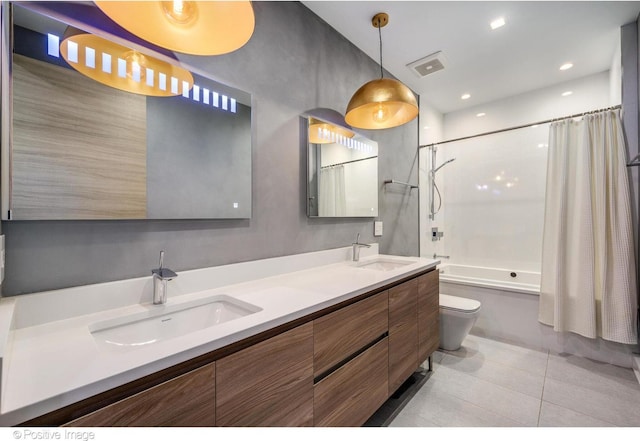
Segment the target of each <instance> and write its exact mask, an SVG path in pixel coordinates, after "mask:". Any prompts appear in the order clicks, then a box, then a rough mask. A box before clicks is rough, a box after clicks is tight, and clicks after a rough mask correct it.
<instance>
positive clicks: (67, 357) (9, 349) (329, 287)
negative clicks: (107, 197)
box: [0, 244, 439, 426]
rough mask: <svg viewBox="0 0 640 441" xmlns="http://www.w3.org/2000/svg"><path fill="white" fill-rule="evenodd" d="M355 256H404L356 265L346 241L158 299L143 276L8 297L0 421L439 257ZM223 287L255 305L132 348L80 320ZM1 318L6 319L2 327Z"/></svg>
mask: <svg viewBox="0 0 640 441" xmlns="http://www.w3.org/2000/svg"><path fill="white" fill-rule="evenodd" d="M372 245H373V246H372V248H371V249H363V250H362V251H361V253H362V254H361V259H360V264H362V263H364V262H366V261H369V260H373V259H377V258H382V257H384V258H385V259H390V260H394V259H396V260H402V261H411V263H410V264H407V265H404V266H402V267H399V268H396V269H391V270H387V271H379V270H373V269H365V268H358V267H356V266H355V263H354V262H351V261H350V260H348V259H349V258H350V253H351V247H345V248H340V249H336V250H328V251H321V252H317V253H307V254H300V255H295V256H286V257H281V258H274V259H264V260H259V261H253V262H245V263H240V264H233V265H225V266H220V267H213V268H206V269H202V270H192V271H184V272H179V273H178V276H179V277H178V278H177V279H175V280H173V281H171V282H169V298H168V301H167V304H166V305H153V304H151V301H150V300H151V289H152V288H151V277H143V278H138V279H131V280H126V281H118V282H111V283H104V284H99V285H89V286H85V287H75V288H69V289H65V290H56V291H49V292H46V293H36V294H29V295H24V296H18V297H10V298H6V299H2V300H1V301H0V357H1V358H0V366H1V368H2V381H1V383H0V394H1V401H0V425H2V426H11V425H15V424H18V423H20V422H23V421H27V420H29V419H32V418H35V417H37V416H40V415H43V414H45V413H47V412H50V411H53V410H56V409H59V408H61V407H64V406H66V405H69V404H72V403H75V402H77V401H80V400H82V399H85V398H88V397H90V396H93V395H96V394H98V393H101V392H104V391H107V390H109V389H112V388H114V387H117V386H120V385H122V384H125V383H127V382H129V381H132V380H135V379H137V378H140V377H143V376H145V375H148V374H151V373H154V372H157V371H159V370H161V369H164V368H167V367H170V366H173V365H175V364H177V363H180V362H183V361H187V360H189V359H191V358H194V357H196V356H199V355H202V354H206V353H208V352H210V351H213V350H215V349H218V348H221V347H223V346H226V345H228V344H231V343H234V342H237V341H239V340H242V339H244V338H246V337H249V336H251V335H255V334H258V333H260V332H262V331H265V330H268V329H270V328H273V327H275V326H278V325H282V324H285V323H287V322H290V321H292V320H295V319H297V318H300V317H304V316H306V315H308V314H311V313H313V312H316V311H319V310H321V309H324V308H327V307H329V306H331V305H335V304H337V303H340V302H342V301H344V300H347V299H349V298H352V297H355V296H358V295H360V294H363V293H366V292H369V291H371V290H373V289H376V288H379V287H381V286H384V285H386V284H389V283H392V282H394V281H396V280H400V279H402V278H404V277H407V276H410V275H413V274H417V273H419V272H422V271H424V270H426V269H429V268H433V267H435V266H436V265H437V264H438V263H439V261H437V260H432V259H426V258H417V257H399V256H382V255H378V254H377V252H378V251H377V244H372ZM219 294H225V295H228V296H232V297H234V298H236V299H239V300H242V301H244V302H248V303H250V304H253V305H255V306H258V307H259V308H262V310H261V311H259V312H256V313H253V314H250V315H248V316H245V317H241V318H237V319H234V320H231V321H228V322H225V323H221V324H218V325H216V326H212V327H209V328H206V329H203V330H200V331H196V332H192V333H189V334H187V335H184V336H181V337H176V338H171V339H168V340H165V341H160V342H157V343H154V344H150V345H146V346H142V347H133V348H132V347H129V348H120V349H118V348H115V349H112V350H109V349H105V348H104V347H103V346H99V345H98V344H97V343H96V341H95V340H94V338H93V336H92V334H91V332H90V331H89V326H90V325H91V324H92V323H96V322H99V321H102V320H108V319H112V318H115V317H119V316H123V315H127V314H132V313H137V312H143V311H149V310H154V311H155V310H157V309H158V308H166V307H168V306H171V305H178V304H180V303H186V302H191V301H193V300H196V299H202V298H206V297H210V296H214V295H219ZM7 323H11V326H10V327H9V326H7Z"/></svg>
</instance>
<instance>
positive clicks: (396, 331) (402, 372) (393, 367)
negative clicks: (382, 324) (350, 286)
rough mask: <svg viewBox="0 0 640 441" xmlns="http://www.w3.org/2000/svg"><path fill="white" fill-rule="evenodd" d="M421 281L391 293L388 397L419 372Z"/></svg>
mask: <svg viewBox="0 0 640 441" xmlns="http://www.w3.org/2000/svg"><path fill="white" fill-rule="evenodd" d="M418 366H419V363H418V281H417V279H413V280H409V281H408V282H405V283H403V284H401V285H398V286H396V287H394V288H391V289H390V290H389V395H391V394H392V393H393V392H395V391H396V389H398V387H400V385H402V383H403V382H404V381H405V380H406V379H407V378H409V376H410V375H411V374H412V373H413V372H414V371H415V370H416V369H417V368H418Z"/></svg>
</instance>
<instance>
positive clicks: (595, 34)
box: [303, 1, 640, 113]
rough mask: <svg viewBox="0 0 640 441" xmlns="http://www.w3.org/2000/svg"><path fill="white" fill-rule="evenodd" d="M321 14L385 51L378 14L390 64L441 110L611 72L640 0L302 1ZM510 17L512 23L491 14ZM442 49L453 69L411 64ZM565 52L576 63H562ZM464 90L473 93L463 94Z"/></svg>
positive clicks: (374, 51) (375, 52)
mask: <svg viewBox="0 0 640 441" xmlns="http://www.w3.org/2000/svg"><path fill="white" fill-rule="evenodd" d="M303 3H304V5H305V6H307V7H308V8H309V9H310V10H311V11H313V12H314V13H315V14H316V15H318V16H319V17H320V18H322V19H323V20H325V21H326V22H327V23H328V24H329V25H331V26H332V27H333V28H335V29H336V30H337V31H338V32H340V33H341V34H342V35H343V36H345V37H346V38H347V39H348V40H350V41H351V42H352V43H353V44H355V45H356V46H357V47H359V48H360V49H361V50H362V51H364V52H365V53H366V54H368V55H369V56H370V57H371V58H373V59H374V60H376V61H379V40H378V30H377V29H376V28H375V27H373V25H372V24H371V18H372V17H373V16H374V15H375V14H376V13H378V12H386V13H388V14H389V24H388V25H387V26H386V27H384V28H382V43H383V66H384V68H385V69H387V70H388V71H389V72H391V73H392V74H393V75H394V76H396V77H397V78H398V79H399V80H400V81H402V82H404V83H405V84H407V85H408V86H409V87H411V88H412V89H413V90H414V91H415V92H417V93H418V94H419V95H420V97H421V101H422V102H424V101H426V102H427V103H428V104H429V105H430V106H432V107H434V108H435V109H437V110H438V111H440V112H442V113H448V112H452V111H456V110H460V109H463V108H465V107H472V106H476V105H478V104H482V103H486V102H490V101H494V100H497V99H501V98H505V97H508V96H512V95H517V94H520V93H524V92H528V91H531V90H535V89H538V88H541V87H546V86H551V85H553V84H557V83H561V82H564V81H567V80H571V79H575V78H579V77H583V76H586V75H591V74H594V73H599V72H604V71H607V70H609V68H610V67H611V64H612V61H613V57H614V55H615V53H616V49H617V47H618V44H619V38H620V37H619V35H620V34H619V31H620V27H621V26H622V25H624V24H627V23H630V22H633V21H635V20H636V18H637V17H638V13H639V12H640V1H631V2H616V1H584V2H583V1H568V2H560V1H527V2H525V1H515V2H514V1H497V2H496V1H494V2H489V1H467V2H457V1H303ZM497 17H504V18H505V20H506V25H505V26H503V27H501V28H499V29H496V30H493V31H492V30H491V28H490V26H489V23H490V22H491V21H492V20H494V19H495V18H497ZM437 51H442V52H443V53H444V56H445V59H446V62H447V64H446V65H445V69H444V70H441V71H439V72H435V73H433V74H430V75H428V76H426V77H424V78H418V77H417V76H416V74H415V73H414V72H413V71H412V70H410V69H409V68H408V67H406V65H407V64H409V63H411V62H413V61H415V60H418V59H420V58H423V57H425V56H427V55H430V54H432V53H434V52H437ZM565 62H572V63H573V64H574V67H573V68H572V69H569V70H566V71H560V70H559V67H560V65H562V64H563V63H565ZM463 93H469V94H471V98H470V99H467V100H461V99H460V96H461V95H462V94H463Z"/></svg>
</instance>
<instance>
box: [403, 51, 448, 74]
mask: <svg viewBox="0 0 640 441" xmlns="http://www.w3.org/2000/svg"><path fill="white" fill-rule="evenodd" d="M407 67H408V68H409V69H411V70H412V71H413V73H415V74H416V75H418V77H419V78H424V77H426V76H427V75H430V74H432V73H434V72H438V71H439V70H442V69H444V67H445V59H444V55H443V54H442V52H441V51H440V52H436V53H434V54H431V55H427V56H426V57H424V58H421V59H419V60H417V61H414V62H413V63H409V64H407Z"/></svg>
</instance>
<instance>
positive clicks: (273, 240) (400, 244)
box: [2, 2, 419, 296]
mask: <svg viewBox="0 0 640 441" xmlns="http://www.w3.org/2000/svg"><path fill="white" fill-rule="evenodd" d="M253 8H254V11H255V16H256V28H255V32H254V34H253V37H252V38H251V40H250V41H249V42H248V44H247V45H245V46H244V47H243V48H241V49H239V50H237V51H235V52H232V53H230V54H226V55H221V56H216V57H195V56H187V55H181V56H180V57H181V58H182V59H183V60H184V61H185V62H186V63H188V64H190V65H192V66H194V67H195V68H198V69H200V70H203V71H205V72H209V73H210V74H211V76H212V77H214V78H215V79H216V80H219V81H221V82H223V83H226V84H229V85H231V86H234V87H237V88H240V89H243V90H245V91H247V92H249V93H251V94H252V97H253V103H252V112H253V122H252V131H253V141H252V143H253V158H252V163H253V171H252V196H253V197H252V199H253V201H252V218H251V219H250V220H197V221H179V220H175V221H77V222H76V221H65V222H59V221H47V222H39V221H21V222H16V221H11V222H4V223H3V224H2V230H3V232H4V234H5V235H6V278H5V282H4V284H3V295H4V296H13V295H18V294H22V293H29V292H37V291H42V290H50V289H58V288H64V287H69V286H77V285H85V284H92V283H100V282H106V281H112V280H119V279H126V278H132V277H139V276H144V275H147V274H149V272H150V271H151V269H152V268H154V267H155V265H157V259H158V252H159V251H160V250H162V249H164V250H165V252H166V256H165V263H166V265H167V266H168V267H170V268H171V269H173V270H175V271H182V270H187V269H193V268H203V267H210V266H216V265H223V264H228V263H234V262H243V261H248V260H254V259H262V258H268V257H276V256H284V255H289V254H296V253H304V252H310V251H316V250H322V249H329V248H336V247H341V246H345V245H348V244H350V243H351V242H353V241H354V239H355V236H356V233H360V235H361V241H364V242H372V241H374V237H373V219H309V218H307V216H306V157H305V155H306V153H305V149H304V148H303V145H302V143H301V141H302V136H303V135H302V133H303V132H301V128H300V126H301V124H300V115H301V114H303V113H304V112H306V111H308V110H309V109H314V108H318V107H326V108H332V109H335V110H338V111H339V112H344V110H345V109H346V106H347V103H348V100H349V99H350V97H351V96H352V95H353V93H354V91H355V90H357V89H358V88H359V87H360V86H361V85H362V84H364V83H365V82H366V81H369V80H371V79H373V78H376V77H377V76H378V75H379V67H378V65H377V64H376V62H375V61H374V60H372V59H371V58H369V57H368V56H367V55H365V54H364V53H363V52H361V51H360V50H359V49H357V48H356V47H355V46H353V45H352V44H351V43H350V42H348V41H347V40H346V39H345V38H344V37H342V36H341V35H340V34H338V33H337V32H336V31H335V30H334V29H332V28H331V27H330V26H328V25H327V24H326V23H325V22H323V21H322V20H320V19H319V18H318V17H317V16H316V15H314V14H313V13H312V12H310V11H309V10H308V9H307V8H306V7H304V6H303V5H301V4H299V3H294V2H255V3H253ZM417 127H418V122H417V120H415V121H412V122H410V123H408V124H406V125H404V126H401V127H398V128H394V129H389V130H384V131H380V132H376V131H366V132H365V131H363V135H365V136H366V137H368V138H370V139H373V140H375V141H377V142H378V144H379V149H380V155H379V166H378V167H379V174H378V180H379V190H380V195H379V216H378V218H377V220H382V221H383V222H384V236H382V237H380V238H376V240H377V239H379V244H380V251H381V252H382V253H385V254H395V255H405V256H410V255H413V256H416V255H418V253H419V245H418V242H419V240H418V191H417V190H411V191H409V190H408V189H405V188H404V187H403V188H395V186H394V188H391V186H384V185H383V184H382V182H383V181H384V180H385V179H397V180H402V181H405V182H413V183H417V179H418V178H417V174H418V170H417V168H418V164H417V145H418V129H417ZM219 191H223V189H213V190H212V196H213V197H215V194H216V192H219Z"/></svg>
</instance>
